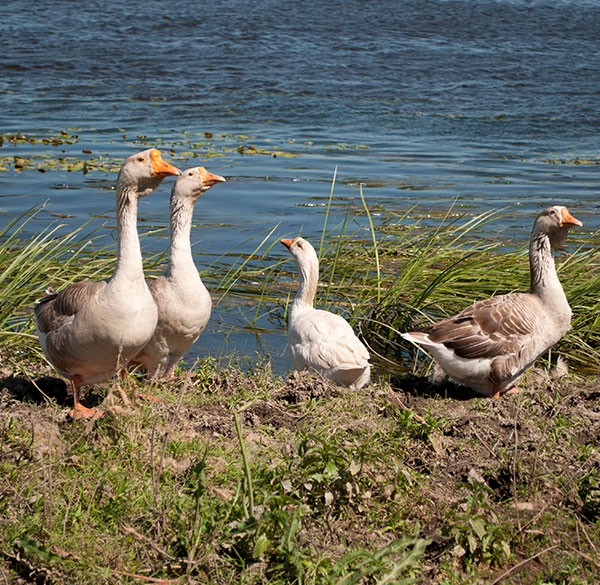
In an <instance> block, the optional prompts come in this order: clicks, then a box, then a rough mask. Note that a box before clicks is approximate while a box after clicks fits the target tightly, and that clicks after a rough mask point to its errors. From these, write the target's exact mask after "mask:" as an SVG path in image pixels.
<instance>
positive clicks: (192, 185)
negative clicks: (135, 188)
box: [131, 167, 225, 379]
mask: <svg viewBox="0 0 600 585" xmlns="http://www.w3.org/2000/svg"><path fill="white" fill-rule="evenodd" d="M223 182H225V179H224V178H223V177H221V176H219V175H214V174H213V173H209V172H208V171H207V170H206V169H205V168H204V167H195V168H192V169H188V170H186V171H184V172H183V173H182V175H181V176H180V177H179V178H178V179H177V181H176V182H175V185H174V186H173V190H172V191H171V211H170V217H171V250H170V258H169V265H168V267H167V271H166V273H165V274H164V275H163V276H160V277H159V278H157V279H155V280H152V281H150V282H149V283H148V286H149V288H150V292H151V293H152V296H153V298H154V301H155V303H156V306H157V308H158V323H157V325H156V329H155V330H154V334H153V336H152V338H151V339H150V341H149V342H148V343H147V344H146V345H145V346H144V348H143V349H142V351H140V352H139V353H138V355H137V356H136V357H135V358H134V359H133V360H132V362H131V365H138V364H141V365H142V366H143V367H144V369H145V370H146V371H147V372H148V375H149V376H150V377H152V378H155V379H161V378H163V379H164V378H168V377H170V376H172V375H173V371H174V369H175V366H176V365H177V363H178V362H179V361H180V360H181V359H182V358H183V356H184V355H185V354H186V353H187V352H188V350H189V349H190V348H191V347H192V345H193V344H194V343H195V342H196V340H197V339H198V337H200V334H201V333H202V332H203V331H204V328H205V327H206V324H207V323H208V321H209V319H210V313H211V299H210V294H209V292H208V290H206V287H205V286H204V283H203V282H202V279H201V278H200V275H199V274H198V270H197V268H196V266H195V264H194V259H193V257H192V247H191V243H190V231H191V227H192V216H193V213H194V205H195V204H196V202H197V201H198V199H200V197H202V195H204V193H206V191H208V190H209V189H210V188H211V187H212V186H213V185H216V184H217V183H223Z"/></svg>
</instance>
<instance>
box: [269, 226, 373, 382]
mask: <svg viewBox="0 0 600 585" xmlns="http://www.w3.org/2000/svg"><path fill="white" fill-rule="evenodd" d="M281 243H282V244H283V245H284V246H285V247H286V248H287V249H288V250H289V251H290V253H291V254H292V256H293V257H294V259H295V260H296V264H297V265H298V271H299V273H300V283H299V288H298V293H297V294H296V297H295V299H294V302H293V303H292V308H291V310H290V315H289V324H288V332H287V341H288V345H289V348H290V357H291V360H292V366H293V368H294V369H295V370H298V371H301V370H312V371H316V372H319V373H320V374H322V375H323V376H325V377H326V378H330V379H331V380H333V381H334V382H335V383H336V384H338V385H340V386H348V387H349V388H350V389H352V390H355V389H358V388H361V387H363V386H365V385H367V384H368V383H369V381H370V378H371V366H370V365H369V352H368V351H367V348H366V347H365V346H364V345H363V344H362V343H361V341H360V340H359V339H358V337H356V335H355V333H354V331H353V330H352V327H351V326H350V324H349V323H348V322H347V321H346V320H345V319H344V318H343V317H341V316H340V315H335V314H334V313H330V312H329V311H323V310H320V309H315V308H314V307H313V302H314V298H315V293H316V290H317V283H318V280H319V259H318V258H317V254H316V252H315V249H314V248H313V247H312V246H311V244H310V243H309V242H308V241H306V240H305V239H304V238H301V237H297V238H293V239H283V240H281Z"/></svg>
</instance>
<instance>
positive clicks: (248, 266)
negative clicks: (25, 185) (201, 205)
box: [0, 191, 600, 585]
mask: <svg viewBox="0 0 600 585" xmlns="http://www.w3.org/2000/svg"><path fill="white" fill-rule="evenodd" d="M332 192H333V191H332ZM355 211H356V209H355V210H354V211H353V213H349V214H348V215H347V216H346V217H344V218H342V220H340V221H339V222H338V223H335V224H334V222H332V221H331V216H328V218H327V219H328V221H327V229H326V233H325V235H324V237H323V246H322V254H321V261H322V270H321V283H320V287H319V291H318V304H319V305H320V306H325V307H327V308H330V309H332V310H335V311H336V312H341V313H343V314H345V315H346V316H348V317H349V318H350V319H351V320H352V321H353V323H354V324H355V325H357V326H358V327H360V329H361V331H362V334H363V335H364V337H365V338H366V339H367V340H368V341H369V343H370V344H371V346H372V347H373V348H376V349H377V351H378V353H379V354H380V355H381V356H382V365H381V366H380V369H379V371H380V373H381V374H385V373H387V372H389V371H391V364H397V363H400V364H405V367H410V366H411V364H412V361H413V356H412V354H411V351H410V349H409V348H406V347H403V346H402V345H400V344H399V343H398V339H397V332H398V331H402V330H404V328H406V327H409V326H412V325H413V324H418V323H421V322H425V321H427V320H428V319H433V318H438V317H440V316H444V315H446V314H451V313H452V312H454V311H456V310H458V309H460V308H461V307H463V306H464V305H465V304H467V303H470V302H473V301H474V300H477V299H478V298H483V297H485V296H489V295H491V294H494V293H501V292H506V291H507V290H516V289H523V288H525V287H526V285H527V281H528V269H527V262H526V258H527V255H526V249H525V243H524V242H523V244H521V243H515V242H512V241H511V242H509V245H510V248H507V247H504V248H503V247H501V246H500V245H499V244H498V243H497V242H496V241H490V239H489V238H488V237H487V234H488V233H489V232H493V231H495V230H493V221H494V220H495V218H496V214H483V215H480V216H466V215H460V214H455V213H454V212H453V211H449V212H448V213H447V214H444V215H442V216H441V217H438V218H436V221H434V222H431V221H429V218H427V217H426V216H425V215H424V214H422V215H421V214H419V213H418V210H416V209H412V210H407V211H405V212H402V213H387V214H386V219H385V220H383V221H379V223H377V222H375V221H370V220H369V218H367V217H366V215H364V213H366V212H364V211H363V212H362V213H361V212H360V211H359V212H358V213H355ZM375 213H377V215H378V216H379V217H381V215H380V214H382V213H383V210H373V209H371V210H370V214H371V219H373V218H374V217H375ZM28 221H29V216H23V217H22V218H21V219H20V220H18V221H16V222H13V223H12V224H11V225H10V226H8V227H7V228H6V229H5V230H4V231H3V232H2V240H1V242H0V250H1V256H0V269H2V271H6V272H5V274H4V276H3V278H4V280H3V284H2V286H3V288H2V313H1V315H2V317H1V318H2V331H1V333H0V344H1V345H0V348H1V349H2V357H3V359H2V364H1V365H2V376H3V378H0V575H1V577H2V579H4V581H6V582H8V583H20V582H37V583H49V584H55V583H56V584H63V583H89V584H90V585H96V584H108V583H111V584H112V583H115V582H118V583H130V584H134V583H161V584H163V585H175V584H177V585H185V584H192V583H193V584H196V583H207V584H208V583H210V584H216V585H230V584H231V585H233V584H235V585H238V584H242V585H264V584H267V583H268V584H270V585H290V584H298V585H352V584H355V585H359V584H360V585H366V584H375V583H379V584H384V583H387V584H390V585H391V584H392V583H394V584H396V585H399V584H404V583H414V582H425V583H429V582H431V583H443V584H444V585H450V584H453V583H454V584H458V583H461V584H462V583H473V584H474V583H482V582H489V583H496V582H503V583H504V582H505V583H514V584H515V585H516V584H517V583H518V584H521V583H537V584H538V585H541V584H542V583H550V582H552V583H565V584H566V583H584V582H594V581H593V579H594V578H595V577H596V576H597V573H598V567H599V566H600V555H599V554H598V550H600V524H599V521H598V505H597V502H598V500H599V497H598V489H597V486H598V475H599V471H598V470H599V469H600V456H599V451H598V441H597V440H598V420H597V408H596V405H595V401H597V385H596V384H595V382H594V381H593V380H592V381H586V380H585V379H584V378H583V377H579V376H575V375H573V374H572V375H571V377H569V378H568V380H566V381H562V382H561V381H559V382H553V387H552V392H548V391H547V386H546V385H545V383H543V382H542V383H540V384H538V385H535V384H531V385H528V386H527V389H526V390H525V391H524V392H522V393H521V394H519V395H517V396H516V397H510V398H508V397H507V399H506V400H501V401H492V400H486V399H483V398H477V397H471V398H469V396H464V395H461V396H460V399H456V398H449V397H447V396H445V395H443V392H442V393H441V394H435V393H433V394H432V392H431V390H430V389H429V387H427V389H426V390H425V391H423V392H420V388H421V387H423V386H419V385H418V384H417V383H416V382H415V381H414V379H410V378H408V379H407V381H406V382H402V381H400V382H398V380H396V384H397V385H396V386H394V387H392V386H391V385H390V384H389V383H388V382H387V381H386V380H385V378H386V376H385V375H383V376H380V377H379V378H380V379H379V380H376V381H375V382H374V384H373V385H372V386H371V387H369V388H364V389H361V390H359V391H354V392H346V391H342V390H340V389H338V388H335V387H333V386H332V385H330V384H329V383H328V382H327V381H326V380H323V379H320V378H318V377H315V376H311V375H309V374H306V375H304V374H302V375H300V374H292V375H290V376H289V377H288V378H287V379H285V380H283V379H281V378H280V377H277V376H273V374H272V372H271V370H270V367H269V364H268V363H266V364H257V363H254V364H250V365H249V366H248V367H247V368H246V369H245V370H243V371H242V370H240V369H239V368H235V367H228V368H223V367H222V365H221V364H219V363H218V361H217V360H216V359H207V360H204V361H202V362H200V363H197V364H195V365H194V366H193V367H192V368H190V369H182V370H181V371H180V372H179V376H178V378H177V379H176V380H174V381H168V382H165V383H154V384H149V383H148V382H145V381H144V380H143V378H136V380H137V382H138V383H139V384H141V385H142V386H143V387H144V390H147V389H148V390H151V391H149V392H148V393H151V394H153V395H158V396H159V397H160V398H161V399H162V401H161V402H147V403H141V402H137V403H135V408H134V410H133V411H131V412H125V413H123V412H118V411H116V410H115V411H109V412H108V413H107V415H106V416H104V417H102V418H101V419H100V420H98V421H95V422H93V423H90V424H85V423H82V424H72V423H69V422H67V421H66V420H65V419H66V414H65V413H66V410H67V404H68V403H67V400H66V399H63V398H60V397H59V396H57V394H56V393H54V394H53V393H52V392H50V389H49V388H52V387H53V386H55V385H56V384H55V382H56V380H55V379H52V378H51V380H54V381H53V382H52V383H50V382H48V378H47V376H48V375H49V374H50V375H53V371H52V370H51V368H50V367H49V366H47V365H45V364H44V363H42V362H40V360H39V359H37V358H39V355H40V352H39V350H34V349H33V348H36V347H37V342H36V341H35V340H34V339H33V337H34V335H33V324H32V321H31V307H32V303H33V300H34V299H35V298H36V297H38V296H39V295H40V291H43V289H44V288H45V287H46V286H47V285H48V284H51V285H52V286H54V287H55V288H60V287H62V286H64V285H66V284H68V283H69V282H72V281H73V280H75V279H81V278H103V277H106V276H108V275H109V274H110V273H111V272H112V269H113V268H114V248H112V247H106V248H104V247H98V242H97V240H96V239H95V238H96V237H97V235H98V234H97V232H92V233H91V234H86V233H85V226H83V227H82V228H81V229H80V230H76V231H74V232H73V233H71V234H67V235H59V233H58V231H57V229H58V228H49V229H48V230H47V231H45V232H43V233H42V234H39V235H38V236H35V237H34V238H29V237H26V236H25V235H24V234H25V233H27V225H28V223H27V222H28ZM276 231H277V226H274V227H273V228H269V229H267V230H265V231H264V232H263V233H261V234H259V235H258V236H257V237H256V239H255V240H253V242H251V243H248V242H247V243H246V245H245V247H246V248H251V249H252V250H253V253H250V254H246V255H238V254H236V253H235V251H230V252H229V253H227V254H225V255H223V256H222V257H221V258H219V259H218V260H216V261H215V262H214V263H213V264H212V265H211V266H210V267H209V268H208V269H206V270H205V271H204V273H203V277H204V278H205V279H206V280H207V282H209V283H210V288H211V289H212V290H213V292H215V296H216V298H218V299H220V300H219V302H220V303H227V302H230V298H231V297H235V298H241V299H243V300H244V301H251V302H250V304H249V306H248V307H247V313H246V314H247V316H248V320H247V323H248V326H253V327H260V326H261V323H263V322H264V321H265V320H267V321H269V320H270V321H273V322H275V323H277V324H278V326H280V327H282V326H283V325H284V319H285V316H286V310H287V304H288V303H289V300H290V299H291V297H292V296H293V294H294V293H295V286H296V284H295V283H296V279H297V274H296V269H295V266H294V265H293V261H292V260H291V259H289V258H288V256H287V254H286V253H285V252H284V251H283V249H281V251H279V249H278V248H277V249H276V247H275V246H276V244H277V243H278V239H279V238H274V236H275V233H276ZM293 235H297V234H293ZM573 236H576V234H573ZM525 239H526V237H524V240H525ZM596 241H597V236H596V235H593V236H591V237H590V236H584V237H583V236H580V237H572V238H570V243H569V244H568V250H569V253H567V254H565V255H561V256H560V257H559V270H560V272H561V278H562V281H563V283H564V284H565V289H566V291H567V295H568V296H569V298H570V300H571V304H572V306H573V309H574V313H575V318H574V328H573V331H572V332H571V333H570V334H569V336H567V337H566V338H565V340H564V341H563V342H562V343H561V345H560V346H559V348H558V349H557V351H560V352H561V353H564V354H567V355H569V356H570V358H571V359H572V360H573V362H574V363H575V364H577V365H580V366H582V367H586V368H595V367H596V362H595V361H594V360H595V359H596V358H595V357H594V353H591V354H590V355H587V354H586V348H593V350H594V352H595V351H596V348H597V347H598V331H597V327H598V306H597V305H598V294H597V293H598V270H597V267H598V257H597V252H596V251H595V247H594V245H593V244H594V243H595V242H596ZM248 244H251V245H248ZM377 259H378V260H377ZM163 265H164V256H163V255H156V256H153V257H152V258H151V259H150V262H147V263H146V267H147V268H148V270H149V272H150V273H153V274H154V273H157V272H159V271H160V270H162V267H163ZM9 277H10V278H9ZM14 279H16V282H15V284H14V285H13V284H12V283H13V280H14ZM378 291H380V298H379V302H378ZM577 324H579V325H577ZM5 351H10V352H14V351H19V352H20V354H19V356H18V360H19V366H18V367H19V370H18V371H16V370H15V368H16V367H17V366H16V361H15V362H14V363H15V366H14V367H12V366H11V364H7V361H6V359H5V356H6V353H5ZM385 360H388V361H385ZM7 365H8V366H10V367H8V368H7ZM11 368H12V371H11ZM7 370H8V371H7ZM21 372H26V374H25V373H23V374H21ZM133 377H135V376H133ZM36 378H37V379H36ZM34 382H35V386H34ZM119 383H120V382H119V381H118V380H116V381H113V382H109V383H108V384H119ZM108 384H107V385H108ZM107 385H104V386H101V387H99V388H98V389H95V391H94V392H88V394H87V396H86V400H88V401H89V400H91V399H92V398H93V395H94V393H95V395H96V400H97V401H98V402H99V400H100V397H101V396H103V395H104V393H105V391H106V386H107ZM40 388H41V389H42V390H43V391H44V393H45V394H44V395H45V399H44V400H41V399H40V393H39V392H38V390H39V389H40ZM90 394H92V396H90ZM533 561H535V563H533ZM531 567H533V569H531V571H529V569H530V568H531Z"/></svg>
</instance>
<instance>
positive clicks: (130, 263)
mask: <svg viewBox="0 0 600 585" xmlns="http://www.w3.org/2000/svg"><path fill="white" fill-rule="evenodd" d="M179 174H180V171H179V169H177V168H176V167H174V166H172V165H170V164H168V163H167V162H165V161H164V160H163V158H162V156H161V154H160V152H159V151H158V150H156V149H155V148H151V149H149V150H145V151H143V152H139V153H137V154H134V155H132V156H130V157H129V158H128V159H127V160H126V161H125V162H124V164H123V166H122V167H121V170H120V171H119V176H118V178H117V189H116V200H117V201H116V207H117V237H118V252H117V265H116V268H115V271H114V273H113V275H112V277H111V278H110V279H109V280H108V281H99V282H92V281H82V282H77V283H74V284H71V285H69V286H67V287H66V288H64V289H63V290H61V291H60V292H58V293H52V294H49V295H47V296H46V297H44V298H42V299H41V300H39V301H37V303H36V305H35V308H34V313H35V322H36V327H37V331H38V337H39V340H40V345H41V346H42V349H43V351H44V353H45V355H46V357H47V358H48V360H49V361H50V362H51V363H52V365H53V366H54V367H55V368H56V369H57V370H58V372H59V373H60V374H61V375H62V376H64V377H66V378H69V380H70V382H71V385H72V388H73V397H74V407H73V410H72V411H71V413H70V414H71V416H72V417H73V418H75V419H78V418H92V417H94V416H99V415H100V414H101V413H102V411H98V410H96V409H88V408H86V407H84V406H83V405H82V404H81V403H80V401H79V396H78V390H79V387H80V386H82V385H88V384H96V383H99V382H104V381H106V380H108V379H109V378H111V377H112V376H113V375H114V374H115V372H116V371H117V369H118V368H120V367H121V366H123V365H126V364H127V362H128V361H129V360H130V359H131V358H132V357H133V356H134V355H136V354H137V352H138V351H139V350H140V349H141V348H142V347H143V346H144V345H145V344H146V343H147V342H148V340H149V339H150V337H151V336H152V333H153V332H154V328H155V326H156V322H157V318H158V312H157V309H156V305H155V303H154V300H153V299H152V295H151V294H150V291H149V290H148V286H147V285H146V281H145V279H144V272H143V267H142V254H141V250H140V242H139V238H138V232H137V206H138V200H139V198H141V197H145V196H147V195H149V194H150V193H152V191H154V189H156V188H157V187H158V186H159V185H160V183H161V181H162V180H163V179H164V178H165V177H168V176H171V175H179Z"/></svg>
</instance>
